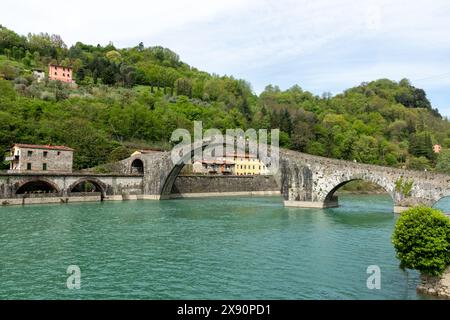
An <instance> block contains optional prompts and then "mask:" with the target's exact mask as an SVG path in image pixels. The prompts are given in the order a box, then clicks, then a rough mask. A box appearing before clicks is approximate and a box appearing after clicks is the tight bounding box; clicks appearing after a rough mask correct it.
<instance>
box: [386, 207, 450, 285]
mask: <svg viewBox="0 0 450 320" xmlns="http://www.w3.org/2000/svg"><path fill="white" fill-rule="evenodd" d="M392 242H393V244H394V247H395V250H396V251H397V258H398V259H399V260H400V268H402V269H404V268H408V269H416V270H418V271H420V272H421V273H423V274H427V275H432V276H436V275H440V274H442V272H443V271H444V270H445V268H446V267H447V266H448V265H449V264H450V219H449V218H447V217H446V216H445V215H444V214H443V213H442V212H441V211H439V210H435V209H432V208H428V207H421V206H419V207H415V208H411V209H409V210H407V211H405V212H403V213H402V215H401V217H400V218H399V219H398V221H397V224H396V226H395V230H394V234H393V237H392Z"/></svg>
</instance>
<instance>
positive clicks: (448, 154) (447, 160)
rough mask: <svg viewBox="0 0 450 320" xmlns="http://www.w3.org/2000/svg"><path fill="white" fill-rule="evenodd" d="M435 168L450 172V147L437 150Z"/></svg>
mask: <svg viewBox="0 0 450 320" xmlns="http://www.w3.org/2000/svg"><path fill="white" fill-rule="evenodd" d="M436 170H437V171H439V172H443V173H447V174H450V149H443V150H441V152H439V155H438V157H437V161H436Z"/></svg>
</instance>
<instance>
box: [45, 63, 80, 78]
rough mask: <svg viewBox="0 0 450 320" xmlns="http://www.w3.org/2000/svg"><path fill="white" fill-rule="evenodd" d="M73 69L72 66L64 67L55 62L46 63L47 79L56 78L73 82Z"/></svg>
mask: <svg viewBox="0 0 450 320" xmlns="http://www.w3.org/2000/svg"><path fill="white" fill-rule="evenodd" d="M72 74H73V69H72V67H64V66H60V65H57V64H49V65H48V79H49V80H57V81H62V82H67V83H73V82H74V81H73V79H72Z"/></svg>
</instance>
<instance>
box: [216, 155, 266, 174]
mask: <svg viewBox="0 0 450 320" xmlns="http://www.w3.org/2000/svg"><path fill="white" fill-rule="evenodd" d="M225 158H226V159H225V160H228V161H234V163H235V165H234V174H235V175H237V176H246V175H260V174H267V168H266V166H265V164H264V163H262V162H261V161H260V160H259V159H258V158H257V157H256V156H255V155H251V154H248V153H245V154H239V153H235V154H227V155H226V157H225Z"/></svg>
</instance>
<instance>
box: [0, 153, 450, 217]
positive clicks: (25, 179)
mask: <svg viewBox="0 0 450 320" xmlns="http://www.w3.org/2000/svg"><path fill="white" fill-rule="evenodd" d="M193 152H194V151H192V153H191V154H187V155H185V158H186V159H188V158H191V157H192V155H193ZM184 160H185V159H184ZM183 166H184V165H183V159H182V160H181V161H180V162H179V163H176V164H173V163H172V160H171V153H170V152H153V153H147V154H138V155H134V156H132V157H130V158H127V159H125V160H122V161H120V162H118V163H115V164H114V165H113V166H112V167H113V171H114V172H115V173H114V174H92V173H73V174H51V173H46V174H9V173H1V174H0V203H2V202H4V201H7V202H11V201H12V202H14V199H17V198H21V197H23V193H24V191H25V193H26V186H27V185H29V184H32V183H40V184H42V185H44V186H45V187H46V188H48V192H49V193H50V194H53V195H55V196H56V197H60V198H62V199H63V198H64V197H70V196H71V195H74V192H73V191H74V189H75V188H76V186H78V185H80V183H82V182H85V181H87V182H90V183H91V184H92V185H94V186H95V191H96V192H98V193H99V195H100V196H101V198H102V199H105V200H108V199H115V200H117V199H123V198H127V197H128V198H134V199H155V200H159V199H167V198H170V192H171V190H172V186H173V184H174V182H175V179H176V178H177V176H178V174H179V173H180V171H181V169H182V168H183ZM274 179H275V181H276V183H277V186H278V187H279V190H280V192H281V194H282V196H283V198H284V204H285V205H286V206H293V207H305V208H328V207H334V206H337V205H338V199H337V197H336V196H335V192H336V191H337V190H338V189H339V188H340V187H341V186H343V185H345V184H346V183H348V182H350V181H353V180H364V181H369V182H372V183H375V184H377V185H379V186H381V187H382V188H383V189H384V190H385V191H386V192H387V193H388V194H389V195H390V196H391V197H392V199H393V202H394V206H395V207H394V211H398V212H399V211H401V210H403V209H404V208H405V207H409V206H412V205H417V204H424V205H428V206H432V205H433V204H434V203H436V202H437V201H439V200H440V199H441V198H443V197H446V196H450V175H444V174H436V173H432V172H421V171H410V170H402V169H396V168H390V167H382V166H375V165H367V164H360V163H354V162H350V161H343V160H336V159H328V158H323V157H318V156H312V155H308V154H304V153H299V152H295V151H290V150H284V149H280V169H279V170H278V172H277V173H276V174H275V175H274ZM399 179H402V180H403V181H411V182H412V183H413V184H412V189H411V191H410V194H407V195H405V194H402V192H401V191H399V190H398V188H397V187H396V184H397V182H398V181H399ZM8 199H9V200H8Z"/></svg>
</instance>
